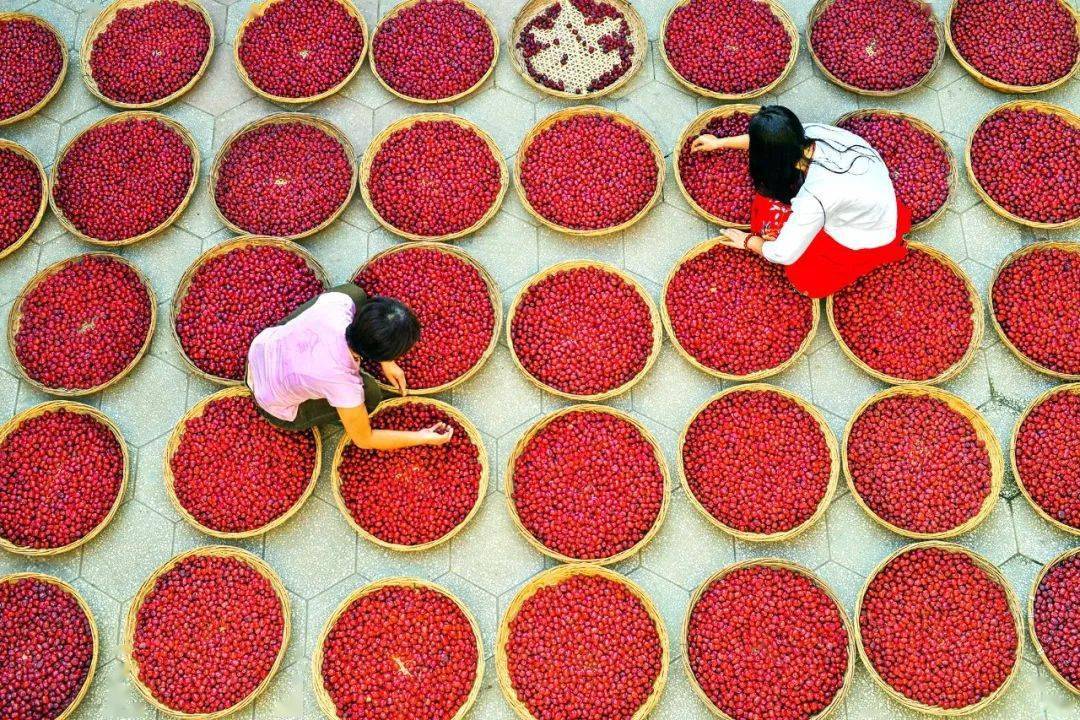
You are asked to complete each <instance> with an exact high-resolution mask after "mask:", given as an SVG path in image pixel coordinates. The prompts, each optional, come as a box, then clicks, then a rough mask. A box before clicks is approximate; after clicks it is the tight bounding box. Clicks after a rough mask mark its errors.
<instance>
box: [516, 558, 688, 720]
mask: <svg viewBox="0 0 1080 720" xmlns="http://www.w3.org/2000/svg"><path fill="white" fill-rule="evenodd" d="M579 575H582V576H586V577H601V578H604V579H605V580H610V581H611V582H614V583H618V584H619V585H621V586H622V587H624V588H626V590H627V591H629V592H630V594H632V595H633V596H634V597H635V598H637V600H638V601H639V602H640V603H641V605H642V607H644V608H645V612H647V613H648V615H649V617H650V618H651V619H652V621H653V625H654V626H655V627H656V634H657V635H658V636H659V637H660V647H661V653H662V658H661V661H660V672H659V674H658V675H657V676H656V681H655V682H654V683H653V688H652V693H651V694H650V695H649V697H648V699H647V700H646V701H645V703H644V704H643V705H642V706H641V707H640V708H638V710H637V712H636V713H634V717H633V720H644V718H646V717H648V716H649V715H650V714H651V713H652V711H653V710H654V709H655V708H656V706H657V704H659V702H660V696H661V695H662V694H663V692H664V685H665V684H666V683H667V675H668V667H669V663H670V651H669V645H670V642H669V640H668V633H667V628H666V627H665V626H664V620H663V618H662V617H661V615H660V611H659V610H658V609H657V608H656V605H655V604H654V603H653V601H652V599H651V598H650V597H649V596H648V595H647V594H646V593H645V591H644V590H642V589H641V588H640V587H638V585H637V584H636V583H634V582H633V581H632V580H630V579H629V578H626V577H624V576H622V575H620V574H619V573H617V572H614V571H613V570H609V569H608V568H605V567H602V566H600V565H596V564H590V563H578V564H574V565H557V566H555V567H553V568H550V569H548V570H544V571H543V572H541V573H539V574H538V575H535V576H534V577H533V578H532V579H531V580H529V581H528V582H527V583H525V585H524V586H523V587H522V588H521V589H520V590H519V591H518V593H517V595H515V596H514V599H513V600H512V601H511V602H510V606H509V607H507V608H506V613H505V614H504V615H503V617H502V621H501V622H500V623H499V634H498V637H497V638H496V640H495V669H496V671H497V672H498V676H499V688H500V689H501V690H502V694H503V697H504V698H506V702H507V703H509V705H510V707H511V708H512V709H513V710H514V713H515V714H516V715H517V716H518V717H519V718H521V720H538V719H537V718H536V717H535V716H534V715H533V714H532V713H531V712H529V708H528V707H526V706H525V703H523V702H521V700H519V699H518V696H517V693H516V692H515V691H514V685H513V682H512V681H511V679H510V658H509V655H508V653H507V645H508V644H509V642H510V623H511V622H513V620H514V618H516V617H517V615H518V613H519V612H520V611H521V608H522V606H523V605H524V604H525V603H526V601H528V600H529V599H530V598H531V597H532V596H533V595H535V594H536V592H537V591H538V590H540V589H542V588H546V587H550V586H552V585H558V584H559V583H561V582H563V581H565V580H569V579H570V578H573V577H576V576H579ZM615 639H617V638H615Z"/></svg>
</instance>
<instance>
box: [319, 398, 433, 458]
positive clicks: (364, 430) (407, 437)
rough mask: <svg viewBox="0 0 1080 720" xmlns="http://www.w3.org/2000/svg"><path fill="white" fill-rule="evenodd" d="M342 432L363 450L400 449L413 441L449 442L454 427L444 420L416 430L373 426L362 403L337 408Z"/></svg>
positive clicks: (412, 445) (420, 442)
mask: <svg viewBox="0 0 1080 720" xmlns="http://www.w3.org/2000/svg"><path fill="white" fill-rule="evenodd" d="M338 416H339V417H340V418H341V423H342V425H344V426H345V432H346V433H348V435H349V439H350V440H352V441H353V444H354V445H356V446H357V447H359V448H363V449H364V450H400V449H402V448H408V447H415V446H417V445H443V444H444V443H448V442H450V438H451V437H453V435H454V430H453V428H451V427H450V426H448V425H446V424H445V423H437V424H435V425H432V426H431V427H429V428H425V429H423V430H417V431H413V432H410V431H405V430H373V429H372V427H371V419H370V418H369V417H368V411H367V408H366V407H364V406H363V405H359V406H357V407H351V408H338Z"/></svg>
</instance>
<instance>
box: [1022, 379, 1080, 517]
mask: <svg viewBox="0 0 1080 720" xmlns="http://www.w3.org/2000/svg"><path fill="white" fill-rule="evenodd" d="M1015 443H1016V445H1015V448H1016V472H1017V475H1018V478H1017V479H1018V481H1019V482H1020V483H1021V484H1022V485H1023V486H1024V489H1025V490H1027V493H1028V495H1029V496H1031V499H1032V500H1033V501H1034V502H1035V504H1036V505H1038V506H1039V507H1040V508H1042V509H1043V511H1044V512H1046V514H1047V515H1049V516H1050V517H1052V518H1054V519H1055V520H1058V521H1059V522H1062V523H1064V524H1066V525H1068V526H1070V527H1074V528H1078V529H1080V394H1078V393H1076V392H1072V391H1069V390H1062V391H1060V392H1057V393H1054V394H1053V395H1051V396H1050V397H1048V398H1046V399H1045V400H1043V401H1042V402H1040V403H1039V404H1038V405H1036V406H1035V407H1033V408H1032V409H1031V411H1030V412H1029V413H1028V415H1027V417H1026V418H1024V422H1023V423H1021V425H1020V428H1019V430H1018V431H1017V433H1016V439H1015Z"/></svg>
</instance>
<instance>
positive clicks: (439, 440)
mask: <svg viewBox="0 0 1080 720" xmlns="http://www.w3.org/2000/svg"><path fill="white" fill-rule="evenodd" d="M417 435H419V436H420V444H421V445H445V444H446V443H448V442H450V439H451V438H453V437H454V428H452V427H450V426H449V425H447V424H446V423H443V422H441V423H435V424H434V425H432V426H431V427H426V428H424V429H423V430H419V431H417Z"/></svg>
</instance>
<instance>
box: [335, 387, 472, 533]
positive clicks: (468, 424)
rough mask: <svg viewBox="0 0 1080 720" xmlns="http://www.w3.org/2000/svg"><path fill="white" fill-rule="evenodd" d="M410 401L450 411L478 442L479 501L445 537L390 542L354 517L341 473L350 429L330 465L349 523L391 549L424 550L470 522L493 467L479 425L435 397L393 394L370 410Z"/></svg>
mask: <svg viewBox="0 0 1080 720" xmlns="http://www.w3.org/2000/svg"><path fill="white" fill-rule="evenodd" d="M410 403H420V404H424V405H429V406H431V407H434V408H435V409H437V410H440V411H441V412H443V413H445V414H446V415H449V416H450V417H451V418H453V420H454V422H456V423H457V424H458V425H460V426H461V427H462V428H463V429H464V430H465V434H466V435H468V436H469V440H470V441H471V442H472V444H473V445H475V446H476V449H477V453H478V458H477V460H478V462H479V463H480V479H479V482H478V487H477V492H476V502H475V503H474V504H473V506H472V509H471V510H469V512H468V514H467V515H466V516H465V517H464V518H463V519H462V521H461V522H459V523H458V524H457V525H456V526H455V527H454V528H453V529H452V530H451V531H450V532H448V533H446V534H445V535H443V536H442V537H440V538H438V539H436V540H432V541H431V542H427V543H423V544H421V545H400V544H397V543H391V542H387V541H385V540H382V539H380V538H377V537H375V536H374V535H373V534H371V533H370V532H368V531H367V530H365V529H364V528H362V527H360V524H359V523H357V522H356V520H354V519H353V516H352V513H350V512H349V508H348V506H347V505H346V504H345V497H344V496H343V495H342V492H341V485H342V483H343V482H344V481H343V478H342V477H341V464H342V462H343V461H344V458H345V450H346V448H348V447H349V445H351V444H352V440H350V439H349V435H348V433H342V435H341V440H340V441H339V442H338V444H337V449H336V450H335V451H334V460H333V464H332V465H331V468H330V484H331V487H332V488H333V490H334V504H335V505H337V507H338V510H340V511H341V514H342V515H344V516H345V520H346V521H347V522H348V523H349V527H351V528H352V529H353V530H355V531H356V533H357V534H358V535H360V536H361V537H362V538H364V539H365V540H368V541H370V542H372V543H374V544H376V545H378V546H380V547H384V548H387V549H389V550H398V551H401V552H423V551H424V550H431V549H432V548H435V547H438V546H439V545H442V544H443V543H445V542H447V541H449V540H450V539H451V538H453V537H454V536H455V535H457V534H458V533H460V532H461V531H462V530H464V529H465V526H466V525H468V524H469V521H470V520H472V519H473V516H474V515H476V512H477V511H478V510H479V509H480V505H481V504H482V503H483V502H484V496H485V495H486V494H487V486H488V477H489V475H490V472H491V470H490V467H489V465H488V456H487V450H486V449H485V448H484V441H483V439H482V438H481V436H480V431H479V430H477V429H476V426H475V425H473V424H472V421H470V420H469V419H468V418H467V417H465V415H464V414H463V413H462V412H461V411H460V410H458V409H457V408H455V407H453V406H451V405H449V404H447V403H444V402H442V401H441V400H436V399H434V398H418V397H412V396H408V397H399V398H392V399H390V400H384V401H383V402H382V403H380V404H379V406H378V407H377V408H376V409H375V411H374V412H373V413H371V417H372V418H375V417H377V416H378V414H379V413H381V412H384V411H386V410H389V409H391V408H395V407H400V406H402V405H408V404H410Z"/></svg>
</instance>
